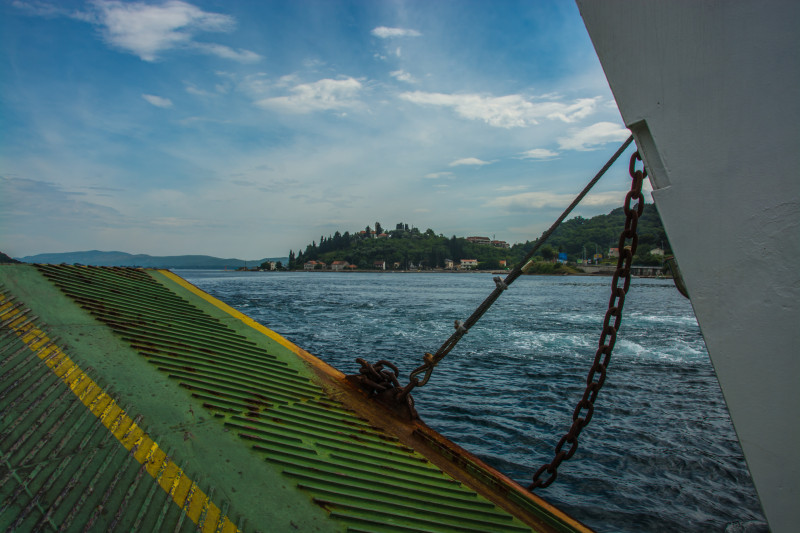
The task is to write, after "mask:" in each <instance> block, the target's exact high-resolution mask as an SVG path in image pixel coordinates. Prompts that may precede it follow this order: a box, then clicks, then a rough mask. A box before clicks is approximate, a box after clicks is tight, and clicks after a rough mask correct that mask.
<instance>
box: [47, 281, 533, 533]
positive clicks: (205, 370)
mask: <svg viewBox="0 0 800 533" xmlns="http://www.w3.org/2000/svg"><path fill="white" fill-rule="evenodd" d="M38 268H39V270H40V271H41V272H42V273H43V274H44V275H45V276H47V277H48V278H49V279H50V280H51V281H53V282H54V283H55V284H56V285H57V286H58V287H59V288H60V289H61V290H62V291H63V292H64V293H66V294H67V295H69V296H70V297H72V298H73V299H74V300H75V301H76V302H77V303H79V304H80V305H81V306H82V307H84V308H85V309H87V310H88V311H89V312H90V313H91V314H92V315H94V316H95V317H96V318H97V319H99V320H100V321H102V322H104V323H105V324H107V325H108V326H109V327H110V328H112V329H113V330H114V331H115V332H116V333H117V334H118V335H119V336H121V337H122V338H123V339H125V340H126V341H127V342H129V343H130V344H131V346H133V347H134V348H135V349H136V350H137V351H138V352H139V353H141V354H142V355H143V356H144V357H146V358H147V359H148V360H149V361H150V362H151V363H152V364H154V365H156V366H157V367H158V368H159V369H160V370H161V371H163V372H165V373H166V374H167V375H169V376H170V377H171V378H173V379H175V380H177V381H178V382H179V383H180V385H181V386H182V387H185V388H186V389H188V391H190V393H191V394H192V396H194V397H196V398H198V399H199V400H201V401H202V402H203V405H204V406H205V407H206V408H207V409H208V410H210V411H211V412H212V413H213V414H214V415H215V416H216V417H217V418H219V419H220V421H221V423H222V424H224V426H225V427H226V428H228V429H229V430H233V431H235V432H236V433H237V434H238V435H239V436H240V437H241V438H242V439H244V440H245V441H246V442H247V443H248V444H249V445H250V446H251V447H252V449H253V450H254V451H256V452H258V453H259V454H261V455H262V456H263V457H264V459H265V460H267V461H269V462H270V463H272V464H273V465H274V466H275V467H276V468H277V469H279V470H280V471H281V472H283V474H285V475H286V476H289V477H290V478H292V479H294V480H295V481H296V483H297V486H298V487H299V488H301V489H303V490H305V491H307V493H308V494H309V495H310V497H311V498H312V499H313V501H314V502H315V503H317V504H318V505H320V506H321V507H323V508H324V509H326V510H327V511H328V513H329V516H330V517H331V518H333V519H336V520H339V521H341V522H343V523H344V524H345V525H347V526H348V528H349V529H350V530H353V531H481V532H483V531H529V530H530V528H528V527H526V526H525V525H524V524H522V523H521V522H520V521H519V520H517V519H515V518H513V517H512V516H511V515H509V514H508V513H506V512H505V511H503V510H501V509H499V508H497V507H496V506H495V505H494V504H492V503H491V502H489V501H488V500H486V499H485V498H483V497H481V496H479V495H478V494H476V493H475V492H474V491H473V490H471V489H469V488H467V487H465V486H463V485H462V484H460V483H459V482H457V481H455V480H453V479H452V478H451V477H449V476H448V475H446V474H444V473H443V472H442V471H441V470H439V469H438V468H437V467H435V466H434V465H432V464H431V463H430V462H428V461H427V460H426V459H425V458H424V457H422V456H421V455H419V454H418V453H416V452H415V451H414V450H412V449H410V448H407V447H406V446H404V445H402V444H401V443H400V442H399V441H398V439H397V438H395V437H393V436H391V435H388V434H386V433H385V432H383V431H381V430H379V429H376V428H374V427H372V426H370V425H369V424H368V423H367V422H366V421H364V420H363V419H361V418H359V417H358V416H356V415H355V413H353V412H352V411H349V410H348V409H346V408H345V407H344V406H343V405H342V404H340V403H339V402H337V401H335V400H333V399H331V398H328V397H327V396H326V394H325V393H324V391H323V389H322V388H321V387H320V386H319V385H318V384H316V383H315V382H314V381H312V380H311V379H309V378H308V377H306V376H303V375H301V374H300V373H299V372H297V371H296V370H294V369H293V368H291V367H290V366H289V365H288V364H287V363H286V362H284V361H282V360H281V359H280V357H282V356H285V355H284V354H283V353H277V352H276V354H270V353H266V351H265V350H264V349H263V348H259V347H258V346H257V345H256V344H254V343H253V342H251V341H249V340H248V339H247V338H245V337H243V336H242V335H239V334H238V333H236V332H235V331H234V330H232V329H231V328H229V327H228V326H227V325H225V324H224V323H222V322H220V321H218V320H216V319H214V318H213V317H211V316H209V315H207V314H205V313H203V312H201V311H200V310H199V309H198V308H196V307H194V306H193V305H191V304H190V303H189V302H188V301H187V300H184V299H183V298H181V297H180V296H178V295H177V294H176V293H174V292H172V291H170V290H169V289H167V288H166V287H165V286H164V285H162V284H160V283H158V282H157V281H155V280H154V279H153V278H152V277H151V276H150V275H149V274H148V273H147V272H145V271H141V270H134V269H111V268H98V267H76V266H65V265H62V266H50V265H39V266H38Z"/></svg>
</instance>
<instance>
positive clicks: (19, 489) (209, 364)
mask: <svg viewBox="0 0 800 533" xmlns="http://www.w3.org/2000/svg"><path fill="white" fill-rule="evenodd" d="M0 283H2V284H1V285H0V293H1V294H0V457H2V463H0V500H2V503H1V504H0V529H2V530H7V531H14V530H17V531H37V530H43V531H48V530H60V531H77V530H85V531H100V530H106V531H110V530H128V531H143V530H151V531H166V530H172V531H196V530H200V531H208V532H211V531H236V530H242V531H376V532H377V531H431V532H434V531H459V532H461V531H481V532H483V531H498V532H505V531H508V532H516V531H531V530H536V531H584V530H586V528H585V527H584V526H582V525H581V524H580V523H578V522H576V521H575V520H573V519H571V518H569V517H568V516H566V515H564V514H563V513H562V512H560V511H558V510H557V509H555V508H553V507H552V506H550V505H548V504H547V503H546V502H544V501H543V500H541V499H539V498H537V497H535V496H532V495H530V494H529V493H527V492H526V491H524V490H523V489H521V488H520V487H519V486H517V485H516V484H514V483H513V482H512V481H511V480H509V479H507V478H505V477H504V476H502V475H501V474H499V473H497V472H496V471H494V470H492V469H491V468H490V467H488V466H486V465H485V464H483V463H482V462H481V461H479V460H478V459H476V458H475V457H473V456H471V455H470V454H469V453H467V452H466V451H464V450H462V449H461V448H459V447H458V446H456V445H455V444H453V443H451V442H449V441H448V440H447V439H445V438H444V437H442V436H441V435H438V434H437V433H436V432H434V431H433V430H431V429H430V428H428V427H427V426H425V424H423V423H422V422H419V421H416V422H406V421H402V420H398V419H395V418H393V417H392V416H391V415H390V414H388V413H387V412H386V411H384V410H383V409H381V408H380V406H378V405H376V404H374V403H372V402H369V401H367V400H366V398H365V396H364V395H363V393H361V392H360V391H359V390H357V389H356V388H355V387H353V386H352V385H350V384H349V383H348V382H347V381H346V380H345V379H344V376H343V375H342V374H341V373H340V372H338V371H337V370H335V369H333V368H331V367H330V366H328V365H326V364H325V363H323V362H321V361H319V360H318V359H316V358H315V357H313V356H312V355H310V354H308V353H307V352H305V351H304V350H302V349H300V348H299V347H297V346H295V345H293V344H292V343H290V342H289V341H287V340H286V339H284V338H282V337H280V336H279V335H278V334H276V333H275V332H272V331H270V330H268V329H267V328H265V327H264V326H262V325H260V324H257V323H256V322H254V321H253V320H251V319H249V318H248V317H246V316H245V315H242V314H241V313H239V312H237V311H235V310H234V309H232V308H230V307H228V306H227V305H226V304H224V303H222V302H220V301H218V300H216V299H214V298H212V297H211V296H209V295H208V294H205V293H203V292H202V291H200V290H199V289H197V288H195V287H194V286H192V285H190V284H189V283H187V282H186V281H184V280H182V279H181V278H179V277H177V276H175V275H174V274H172V273H170V272H167V271H152V270H147V271H146V270H139V269H121V268H100V267H81V266H67V265H60V266H54V265H36V266H31V265H2V266H0Z"/></svg>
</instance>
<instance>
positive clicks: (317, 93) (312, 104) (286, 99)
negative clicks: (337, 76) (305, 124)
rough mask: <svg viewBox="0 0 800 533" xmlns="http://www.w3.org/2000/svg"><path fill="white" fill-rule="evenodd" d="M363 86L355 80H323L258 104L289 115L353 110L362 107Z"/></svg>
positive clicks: (294, 88)
mask: <svg viewBox="0 0 800 533" xmlns="http://www.w3.org/2000/svg"><path fill="white" fill-rule="evenodd" d="M362 88H363V86H362V85H361V82H359V81H358V80H356V79H354V78H345V79H342V80H332V79H322V80H319V81H316V82H314V83H302V84H300V85H296V86H294V87H293V88H291V90H290V91H291V93H292V94H290V95H288V96H278V97H274V98H265V99H263V100H259V101H257V102H256V105H258V106H259V107H263V108H267V109H276V110H278V111H284V112H287V113H311V112H313V111H327V110H336V109H352V108H357V107H359V106H360V105H361V102H360V101H359V100H358V99H357V97H358V94H359V93H360V92H361V89H362Z"/></svg>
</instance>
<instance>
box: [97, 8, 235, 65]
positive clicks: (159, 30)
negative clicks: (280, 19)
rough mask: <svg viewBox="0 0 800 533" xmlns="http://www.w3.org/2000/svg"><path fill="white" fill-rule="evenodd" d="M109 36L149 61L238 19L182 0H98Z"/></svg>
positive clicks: (226, 28) (112, 42)
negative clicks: (148, 0) (158, 0)
mask: <svg viewBox="0 0 800 533" xmlns="http://www.w3.org/2000/svg"><path fill="white" fill-rule="evenodd" d="M94 5H95V7H96V8H97V9H98V11H99V22H100V23H101V24H102V26H103V27H104V28H103V35H104V37H105V38H106V40H107V41H108V42H109V43H110V44H112V45H113V46H116V47H118V48H122V49H123V50H126V51H128V52H131V53H133V54H135V55H137V56H139V57H140V58H142V59H143V60H145V61H155V60H156V58H157V55H158V53H159V52H162V51H164V50H169V49H171V48H175V47H177V46H182V45H186V44H188V43H189V42H190V41H191V40H192V35H193V33H194V32H197V31H230V30H231V29H232V28H233V26H234V20H233V18H232V17H230V16H228V15H221V14H218V13H208V12H205V11H203V10H202V9H200V8H198V7H195V6H193V5H191V4H187V3H185V2H180V1H178V0H170V1H169V2H166V3H164V4H162V5H149V4H145V3H141V2H132V3H124V2H119V1H116V0H98V1H96V2H95V4H94Z"/></svg>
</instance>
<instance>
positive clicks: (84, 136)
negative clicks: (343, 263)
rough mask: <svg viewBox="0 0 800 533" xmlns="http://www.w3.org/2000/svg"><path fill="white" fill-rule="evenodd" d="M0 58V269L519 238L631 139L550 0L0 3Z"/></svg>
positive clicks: (591, 202)
mask: <svg viewBox="0 0 800 533" xmlns="http://www.w3.org/2000/svg"><path fill="white" fill-rule="evenodd" d="M0 46H1V47H2V48H1V49H0V58H1V60H2V65H0V70H1V71H2V73H3V74H2V75H0V117H2V133H0V135H1V137H0V251H4V252H6V253H7V254H9V255H12V256H14V257H22V256H26V255H32V254H36V253H44V252H66V251H78V250H92V249H98V250H119V251H126V252H130V253H147V254H151V255H179V254H209V255H214V256H218V257H238V258H242V259H257V258H262V257H277V256H285V255H288V253H289V250H290V249H294V250H297V249H298V248H300V247H301V246H305V245H306V244H307V243H309V242H310V241H311V240H318V239H319V236H320V235H325V236H327V235H330V234H333V233H334V232H335V231H336V230H340V231H342V232H344V231H345V230H348V231H351V232H352V231H357V230H360V229H363V228H364V227H365V226H366V225H368V224H369V225H374V223H375V222H376V221H379V222H380V223H381V224H382V225H383V226H384V227H394V225H395V224H396V223H398V222H401V221H402V222H405V223H407V224H409V225H413V226H416V227H418V228H420V229H422V230H423V231H424V230H425V229H427V228H432V229H434V230H435V231H436V232H437V233H442V234H444V235H446V236H450V235H458V236H468V235H483V236H489V237H491V236H494V237H496V238H497V239H502V240H506V241H509V242H512V243H514V242H523V241H525V240H526V239H533V238H535V237H537V236H538V235H540V234H541V232H542V231H543V230H544V229H546V227H547V226H548V225H549V224H550V223H551V222H552V220H554V219H555V217H556V216H557V215H558V213H560V211H561V209H563V208H564V207H565V206H566V205H567V204H569V202H570V201H571V199H572V197H573V196H574V195H575V194H576V193H577V191H579V190H580V189H581V188H582V187H583V185H584V184H585V183H586V182H587V181H588V180H589V179H590V178H591V177H592V176H593V175H594V174H595V173H596V171H597V170H598V169H599V168H600V167H601V166H602V165H603V164H604V163H605V161H606V160H607V159H608V157H609V156H610V155H611V154H612V153H613V152H614V151H615V150H616V149H617V147H618V146H619V144H620V143H621V142H622V141H624V140H625V139H626V138H627V135H628V132H627V130H626V129H625V128H624V126H623V125H622V121H621V119H620V116H619V112H618V111H617V108H616V105H615V103H614V100H613V98H612V95H611V92H610V90H609V88H608V84H607V82H606V80H605V77H604V76H603V72H602V69H601V67H600V64H599V62H598V60H597V57H596V56H595V54H594V50H593V48H592V46H591V42H590V40H589V37H588V35H587V33H586V30H585V28H584V26H583V23H582V21H581V18H580V14H579V12H578V9H577V7H576V6H575V5H574V3H572V2H570V1H568V0H554V1H545V0H539V1H535V2H532V1H519V2H517V1H512V0H506V1H502V2H487V1H484V0H479V1H469V0H461V1H457V2H456V1H437V2H429V1H408V2H405V1H378V0H361V1H332V0H319V1H313V0H298V1H292V2H287V1H266V0H265V1H255V0H253V1H237V2H228V1H223V0H207V1H205V0H204V1H200V0H196V1H195V0H192V1H190V2H183V1H178V0H172V1H167V2H160V1H148V2H136V1H134V2H121V1H116V0H94V1H88V2H70V1H65V0H59V1H46V0H0ZM625 167H626V163H624V162H621V163H617V165H615V167H613V168H612V171H611V172H610V173H609V175H608V176H607V177H606V178H604V180H603V181H601V183H600V185H598V187H597V189H596V190H597V193H596V194H594V195H593V196H590V197H589V198H587V200H586V201H585V204H584V205H583V206H582V207H581V208H580V209H579V210H578V211H577V213H579V214H581V215H583V216H593V215H596V214H600V213H606V212H608V211H610V210H611V209H613V208H614V207H618V206H620V205H621V204H622V198H623V194H624V193H623V191H624V190H625V189H626V188H627V187H628V178H626V169H625Z"/></svg>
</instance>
